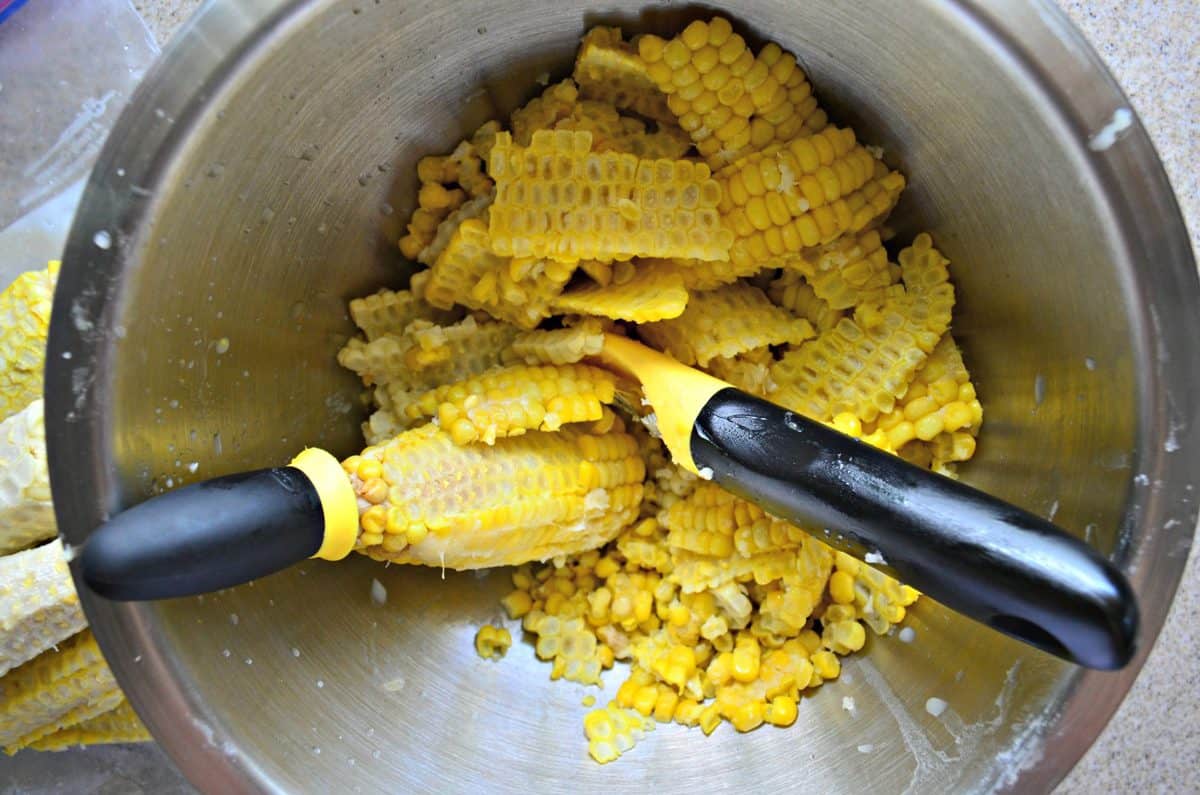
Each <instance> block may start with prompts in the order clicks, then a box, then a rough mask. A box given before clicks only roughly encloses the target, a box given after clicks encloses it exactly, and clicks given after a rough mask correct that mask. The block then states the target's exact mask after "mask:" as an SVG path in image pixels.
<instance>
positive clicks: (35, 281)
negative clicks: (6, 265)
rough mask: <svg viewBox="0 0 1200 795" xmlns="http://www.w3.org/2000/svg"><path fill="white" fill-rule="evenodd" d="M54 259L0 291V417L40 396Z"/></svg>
mask: <svg viewBox="0 0 1200 795" xmlns="http://www.w3.org/2000/svg"><path fill="white" fill-rule="evenodd" d="M58 266H59V263H58V262H57V261H52V262H50V264H49V265H47V266H46V268H45V270H40V271H28V272H26V273H22V274H21V275H20V276H18V277H17V278H16V280H15V281H13V283H12V284H10V285H9V286H8V287H7V289H5V290H4V292H2V293H0V329H3V333H2V334H0V420H2V419H4V418H5V417H7V416H9V415H10V414H13V413H15V412H18V411H20V410H21V409H23V408H25V406H27V405H28V404H29V402H30V401H32V400H34V399H35V398H39V397H41V396H42V365H43V363H44V362H45V359H46V334H47V330H48V329H49V327H50V307H51V305H52V304H53V303H54V285H55V283H56V282H57V281H58Z"/></svg>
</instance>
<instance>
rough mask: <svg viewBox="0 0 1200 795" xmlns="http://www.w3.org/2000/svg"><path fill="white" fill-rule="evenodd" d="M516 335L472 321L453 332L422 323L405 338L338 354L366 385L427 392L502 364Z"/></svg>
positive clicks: (352, 346) (390, 337)
mask: <svg viewBox="0 0 1200 795" xmlns="http://www.w3.org/2000/svg"><path fill="white" fill-rule="evenodd" d="M518 333H519V332H518V330H517V329H516V328H514V327H512V326H509V325H507V324H504V323H493V322H483V323H480V322H477V321H476V320H475V318H473V317H468V318H466V319H464V320H462V321H461V322H459V323H456V324H454V325H451V326H438V325H435V324H433V323H429V322H428V321H421V320H418V321H414V322H413V323H410V324H409V325H408V327H407V328H406V329H405V333H404V334H402V335H398V334H384V335H383V336H382V337H379V338H377V339H374V340H372V341H371V342H363V341H362V340H360V339H351V340H350V341H349V342H348V343H346V346H345V347H344V348H342V350H340V351H339V352H338V362H339V363H340V364H341V365H342V366H343V367H345V368H347V369H350V370H353V371H354V372H355V373H357V374H358V375H359V376H361V377H362V379H363V380H364V381H365V382H367V383H368V384H388V385H393V384H394V385H397V386H398V387H400V388H402V389H412V390H419V391H421V392H425V391H426V390H428V389H432V388H433V387H435V386H437V385H439V384H444V383H447V382H449V381H456V380H461V379H462V378H466V377H469V376H471V375H475V374H476V373H480V372H483V371H484V370H486V369H488V368H490V367H494V366H495V365H497V364H499V363H500V360H501V357H502V354H503V353H504V351H505V349H507V347H508V346H509V344H511V343H512V341H513V339H515V338H516V336H517V334H518ZM397 402H399V401H397Z"/></svg>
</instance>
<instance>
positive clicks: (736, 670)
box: [730, 635, 762, 682]
mask: <svg viewBox="0 0 1200 795" xmlns="http://www.w3.org/2000/svg"><path fill="white" fill-rule="evenodd" d="M743 638H745V640H743ZM761 654H762V650H761V649H760V647H759V645H758V641H756V640H754V638H752V637H748V636H745V635H741V636H739V637H738V640H737V643H736V644H735V645H734V647H733V665H732V667H731V668H730V672H731V674H732V675H733V678H734V679H735V680H737V681H739V682H753V681H754V680H755V679H757V678H758V672H759V666H760V662H761Z"/></svg>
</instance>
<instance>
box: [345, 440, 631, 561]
mask: <svg viewBox="0 0 1200 795" xmlns="http://www.w3.org/2000/svg"><path fill="white" fill-rule="evenodd" d="M343 466H344V467H345V469H346V470H347V472H349V473H350V474H351V480H352V481H353V482H354V485H355V489H356V491H357V492H358V494H359V496H360V497H361V500H360V506H361V518H360V523H361V534H360V537H359V549H360V551H362V552H364V553H365V554H367V555H369V556H370V557H372V558H374V559H376V560H391V561H395V562H398V563H421V564H425V565H428V566H445V567H448V568H452V569H475V568H483V567H488V566H502V565H510V564H515V563H522V562H525V561H528V560H545V559H547V558H551V557H554V556H556V555H565V554H569V553H572V552H580V551H583V550H587V549H593V548H595V547H597V546H600V545H602V544H603V543H605V542H606V541H609V540H610V539H612V538H613V537H614V536H615V535H616V534H617V533H618V532H619V531H620V530H621V528H623V527H624V526H626V525H627V524H629V523H630V522H631V521H632V520H633V519H634V518H635V517H636V516H637V513H638V508H639V506H640V504H641V500H642V479H643V478H644V477H645V466H644V464H643V463H642V459H641V458H640V457H639V456H638V455H637V441H636V440H635V439H634V438H633V437H632V436H629V435H627V434H623V433H608V434H604V435H601V436H593V435H588V434H583V433H579V432H576V431H574V430H570V429H563V430H562V431H560V432H558V433H552V434H529V435H525V436H518V437H514V438H509V439H501V440H498V441H497V442H496V444H495V445H494V446H491V447H488V446H480V445H469V446H466V447H463V446H459V445H457V444H455V442H454V440H453V439H452V438H451V436H450V434H449V432H447V431H446V430H444V429H442V428H439V427H437V426H436V425H432V424H431V425H425V426H422V427H420V428H416V429H413V430H411V431H406V432H404V433H402V434H400V435H399V436H397V437H396V438H395V439H393V440H391V441H389V442H387V443H386V444H384V445H382V446H379V447H370V448H367V449H366V450H365V451H363V454H362V455H361V456H352V457H351V458H349V459H347V460H346V461H345V462H344V464H343Z"/></svg>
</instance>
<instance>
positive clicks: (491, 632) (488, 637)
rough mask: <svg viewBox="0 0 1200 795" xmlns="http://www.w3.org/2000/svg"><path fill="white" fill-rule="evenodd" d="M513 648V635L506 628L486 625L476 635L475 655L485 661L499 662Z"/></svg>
mask: <svg viewBox="0 0 1200 795" xmlns="http://www.w3.org/2000/svg"><path fill="white" fill-rule="evenodd" d="M510 646H512V635H510V634H509V632H508V630H507V629H505V628H504V627H493V626H492V625H491V624H485V625H483V626H482V627H480V628H479V631H478V632H476V633H475V653H476V654H478V655H479V656H480V657H482V658H484V659H485V660H499V659H500V658H501V657H503V656H504V655H505V654H507V653H508V649H509V647H510Z"/></svg>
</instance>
